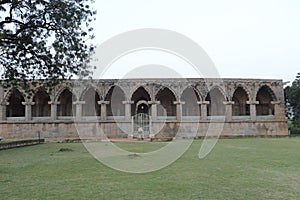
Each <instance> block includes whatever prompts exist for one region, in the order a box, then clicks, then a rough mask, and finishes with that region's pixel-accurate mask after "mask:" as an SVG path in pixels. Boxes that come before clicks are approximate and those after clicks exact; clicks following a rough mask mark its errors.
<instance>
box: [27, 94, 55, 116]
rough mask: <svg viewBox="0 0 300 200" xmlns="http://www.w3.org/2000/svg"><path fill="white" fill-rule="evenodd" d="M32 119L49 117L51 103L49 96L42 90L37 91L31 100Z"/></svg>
mask: <svg viewBox="0 0 300 200" xmlns="http://www.w3.org/2000/svg"><path fill="white" fill-rule="evenodd" d="M32 101H33V102H34V105H33V106H32V117H49V116H50V115H51V105H50V104H49V103H48V102H49V101H51V99H50V96H49V94H48V93H47V92H46V91H44V90H38V92H37V93H35V95H34V96H33V98H32Z"/></svg>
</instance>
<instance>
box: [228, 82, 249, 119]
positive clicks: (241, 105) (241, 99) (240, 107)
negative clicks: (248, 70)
mask: <svg viewBox="0 0 300 200" xmlns="http://www.w3.org/2000/svg"><path fill="white" fill-rule="evenodd" d="M232 101H233V102H234V104H233V105H232V115H233V116H249V115H250V106H249V104H247V101H249V97H248V94H247V93H246V91H245V90H244V88H242V87H237V88H236V90H235V91H234V93H233V97H232Z"/></svg>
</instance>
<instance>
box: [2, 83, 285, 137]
mask: <svg viewBox="0 0 300 200" xmlns="http://www.w3.org/2000/svg"><path fill="white" fill-rule="evenodd" d="M4 84H5V83H2V84H1V85H0V101H1V105H0V106H1V107H0V136H2V137H4V138H7V139H16V138H18V139H19V138H36V137H37V136H38V135H40V137H42V138H49V139H51V138H76V137H78V129H80V127H81V128H83V130H84V135H83V137H84V138H95V137H98V136H99V127H100V128H101V134H100V135H103V134H105V135H106V136H107V137H111V138H113V137H115V138H120V137H128V136H130V137H132V136H136V135H137V134H138V132H143V134H145V137H147V136H149V135H151V136H160V137H163V136H170V135H171V136H176V133H177V131H178V129H179V128H180V130H181V133H180V137H195V136H205V135H206V134H207V130H208V128H209V126H211V125H212V124H213V125H216V126H218V125H222V130H221V132H220V133H216V134H221V136H241V135H264V136H267V135H287V134H288V127H287V120H286V118H285V103H284V94H283V82H282V81H281V80H270V79H200V78H191V79H125V80H123V79H122V80H117V79H102V80H70V81H64V82H62V83H60V84H59V85H57V86H55V87H54V88H52V89H46V90H41V89H40V88H39V86H35V87H33V86H31V87H32V88H33V89H34V91H35V93H34V94H32V95H27V94H26V93H25V92H24V91H23V90H22V88H18V89H11V88H7V87H4ZM182 130H183V131H182ZM211 130H213V129H211ZM209 134H214V133H213V131H211V132H210V133H209ZM101 137H102V136H101Z"/></svg>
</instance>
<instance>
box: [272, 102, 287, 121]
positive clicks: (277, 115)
mask: <svg viewBox="0 0 300 200" xmlns="http://www.w3.org/2000/svg"><path fill="white" fill-rule="evenodd" d="M280 103H281V101H271V104H273V105H274V117H275V118H276V119H279V118H283V116H284V117H285V115H284V113H283V112H282V109H281V107H280Z"/></svg>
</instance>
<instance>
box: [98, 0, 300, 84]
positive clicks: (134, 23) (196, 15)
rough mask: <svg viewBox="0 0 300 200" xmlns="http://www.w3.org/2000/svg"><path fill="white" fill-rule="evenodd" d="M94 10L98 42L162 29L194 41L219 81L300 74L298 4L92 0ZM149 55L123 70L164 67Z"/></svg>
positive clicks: (115, 73)
mask: <svg viewBox="0 0 300 200" xmlns="http://www.w3.org/2000/svg"><path fill="white" fill-rule="evenodd" d="M94 6H95V8H96V9H97V12H98V13H97V21H96V23H95V35H96V38H95V42H96V43H97V44H101V43H102V42H104V41H106V40H107V39H109V38H111V37H113V36H115V35H117V34H120V33H123V32H126V31H130V30H134V29H140V28H161V29H168V30H172V31H176V32H178V33H181V34H184V35H185V36H187V37H189V38H190V39H192V40H194V41H195V42H197V43H198V44H199V45H200V46H201V47H202V48H203V49H204V50H205V51H206V52H207V54H208V55H209V57H210V58H211V59H212V60H213V62H214V63H215V65H216V67H217V69H218V71H219V73H220V75H221V77H224V78H228V77H229V78H276V79H283V80H284V81H293V80H294V79H295V76H296V74H297V72H300V1H298V0H251V1H246V0H211V1H207V0H205V1H204V0H109V1H108V0H96V2H95V4H94ZM151 53H152V54H151ZM144 54H147V52H146V53H145V52H144ZM150 54H151V55H150ZM153 54H155V53H153V52H149V56H148V60H147V59H146V61H145V60H144V61H143V62H142V63H139V62H141V58H143V56H141V55H138V56H133V55H131V58H129V57H130V56H128V58H127V59H126V58H125V59H124V61H123V67H122V69H123V70H124V69H125V68H127V67H128V70H130V69H129V65H130V64H128V62H129V61H132V64H133V65H146V64H161V63H163V64H164V63H168V62H166V61H163V59H164V58H163V57H164V54H161V55H159V56H158V55H156V57H155V55H153ZM154 57H155V58H156V59H155V58H154ZM167 57H168V56H166V59H168V58H167ZM152 58H153V60H151V59H152ZM134 59H136V60H134ZM139 59H140V60H139ZM160 59H161V60H160ZM175 60H176V59H174V60H173V62H174V61H175ZM126 62H127V65H126ZM159 62H161V63H159ZM170 63H172V62H170ZM179 63H180V62H179ZM119 65H122V62H119ZM124 66H125V67H124ZM181 67H182V68H183V66H181ZM179 68H180V66H179ZM125 70H126V69H125ZM110 71H111V72H110V73H108V74H107V76H108V77H111V78H120V76H123V75H124V73H125V72H122V73H121V72H120V68H118V67H116V68H115V69H112V70H110ZM179 73H181V72H179ZM192 73H193V72H191V74H192ZM188 76H192V75H188Z"/></svg>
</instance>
